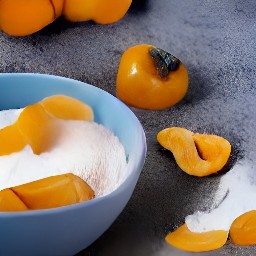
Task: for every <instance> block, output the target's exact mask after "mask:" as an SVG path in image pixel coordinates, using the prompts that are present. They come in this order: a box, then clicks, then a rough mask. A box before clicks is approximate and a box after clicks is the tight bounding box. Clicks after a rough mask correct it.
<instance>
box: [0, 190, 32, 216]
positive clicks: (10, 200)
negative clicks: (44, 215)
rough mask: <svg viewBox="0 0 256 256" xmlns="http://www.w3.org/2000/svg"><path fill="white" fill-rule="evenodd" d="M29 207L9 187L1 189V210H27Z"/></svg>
mask: <svg viewBox="0 0 256 256" xmlns="http://www.w3.org/2000/svg"><path fill="white" fill-rule="evenodd" d="M26 210H28V207H27V206H26V205H25V204H24V203H23V202H22V201H21V200H20V199H19V197H17V195H16V194H15V193H14V192H13V191H12V190H11V189H9V188H6V189H3V190H1V191H0V212H8V211H12V212H16V211H26Z"/></svg>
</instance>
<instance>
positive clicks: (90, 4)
mask: <svg viewBox="0 0 256 256" xmlns="http://www.w3.org/2000/svg"><path fill="white" fill-rule="evenodd" d="M131 3H132V0H122V1H120V0H65V4H64V7H63V15H64V17H65V18H66V19H68V20H70V21H74V22H77V21H86V20H93V21H95V22H96V23H99V24H110V23H114V22H116V21H118V20H120V19H121V18H123V16H124V15H125V14H126V12H127V11H128V9H129V7H130V5H131Z"/></svg>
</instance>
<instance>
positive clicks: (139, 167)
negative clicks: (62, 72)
mask: <svg viewBox="0 0 256 256" xmlns="http://www.w3.org/2000/svg"><path fill="white" fill-rule="evenodd" d="M21 76H22V77H40V79H44V78H51V79H58V80H67V81H70V82H71V84H74V83H79V84H81V85H83V86H84V85H86V86H87V87H91V88H93V89H94V90H96V91H99V92H101V93H102V94H105V95H106V96H107V97H110V98H111V99H112V100H114V101H117V102H118V103H119V104H120V105H121V106H122V108H123V109H124V110H125V111H128V112H129V114H130V115H131V116H132V118H133V119H134V121H135V122H136V123H137V125H138V127H139V130H140V131H139V132H140V136H141V138H142V141H141V142H142V151H141V155H140V159H142V161H140V162H138V163H137V166H136V168H135V169H136V171H135V172H130V173H129V174H128V176H127V177H126V178H125V180H124V181H123V182H122V183H121V184H120V185H119V186H118V187H117V188H116V189H115V190H114V191H112V192H111V193H109V194H107V195H104V196H101V197H97V198H94V199H92V200H89V201H85V202H81V203H76V204H72V205H67V206H61V207H56V208H50V209H40V210H29V211H17V212H0V218H13V217H31V216H33V217H35V216H40V215H44V216H46V215H48V216H49V215H55V214H58V213H64V212H69V211H73V210H79V209H81V208H84V207H91V206H93V205H95V204H99V203H101V202H102V201H105V200H110V199H112V198H115V197H117V195H118V194H119V193H120V192H122V191H123V190H125V189H126V188H127V187H128V186H129V184H130V180H131V179H133V176H135V175H139V174H140V173H141V171H142V168H143V165H144V163H145V160H146V153H147V143H146V136H145V132H144V129H143V127H142V125H141V123H140V121H139V120H138V118H137V116H136V115H135V114H134V112H133V111H132V110H131V109H130V108H129V107H128V106H127V105H126V104H125V103H123V102H122V101H121V100H119V99H118V98H117V97H115V96H114V95H112V94H110V93H109V92H107V91H105V90H103V89H101V88H99V87H97V86H94V85H91V84H88V83H86V82H82V81H80V80H76V79H73V78H68V77H64V76H58V75H52V74H41V73H0V81H1V77H7V78H8V77H21ZM135 185H136V184H135Z"/></svg>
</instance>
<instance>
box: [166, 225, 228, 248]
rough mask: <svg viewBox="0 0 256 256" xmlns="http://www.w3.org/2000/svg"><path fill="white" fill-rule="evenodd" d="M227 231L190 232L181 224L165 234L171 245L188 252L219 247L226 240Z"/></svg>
mask: <svg viewBox="0 0 256 256" xmlns="http://www.w3.org/2000/svg"><path fill="white" fill-rule="evenodd" d="M227 238H228V232H227V231H225V230H213V231H208V232H203V233H194V232H191V231H190V230H189V229H188V227H187V225H186V224H183V225H182V226H180V227H179V228H178V229H176V230H175V231H174V232H172V233H169V234H168V235H167V236H166V238H165V239H166V241H167V242H168V243H169V244H171V245H172V246H174V247H176V248H178V249H181V250H184V251H189V252H207V251H212V250H216V249H219V248H221V247H222V246H223V245H224V244H225V243H226V241H227Z"/></svg>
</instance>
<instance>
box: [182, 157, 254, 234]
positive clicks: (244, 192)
mask: <svg viewBox="0 0 256 256" xmlns="http://www.w3.org/2000/svg"><path fill="white" fill-rule="evenodd" d="M255 196H256V167H255V166H254V165H253V163H252V162H250V161H249V160H242V161H240V162H239V163H237V164H236V165H235V166H234V167H233V168H232V169H231V170H230V171H229V172H228V173H226V174H225V175H224V176H223V177H222V178H221V181H220V184H219V188H218V191H217V194H216V199H217V200H219V199H220V198H224V200H223V201H222V202H221V203H220V205H219V206H218V207H217V208H216V209H213V210H212V211H209V212H196V213H194V214H193V215H189V216H187V218H186V224H187V225H188V228H189V229H190V230H191V231H193V232H207V231H210V230H226V231H228V230H229V228H230V226H231V224H232V222H233V221H234V220H235V219H236V218H237V217H238V216H240V215H241V214H243V213H245V212H247V211H250V210H255V209H256V200H255Z"/></svg>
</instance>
